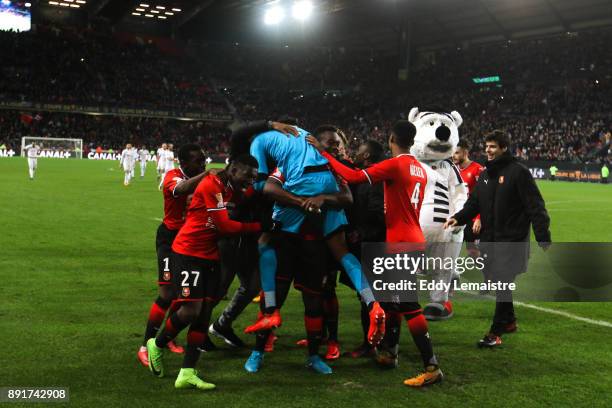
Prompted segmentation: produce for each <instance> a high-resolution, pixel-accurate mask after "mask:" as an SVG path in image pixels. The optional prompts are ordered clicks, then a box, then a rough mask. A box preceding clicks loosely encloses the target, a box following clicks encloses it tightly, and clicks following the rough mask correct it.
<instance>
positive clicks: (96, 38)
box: [0, 27, 612, 162]
mask: <svg viewBox="0 0 612 408" xmlns="http://www.w3.org/2000/svg"><path fill="white" fill-rule="evenodd" d="M0 41H2V43H3V44H4V45H5V46H4V47H3V49H2V51H0V54H1V55H0V56H2V58H0V69H2V71H3V75H2V77H0V85H1V86H0V102H1V101H5V100H6V101H28V102H54V103H70V104H84V105H96V106H120V107H143V108H148V109H158V110H168V111H173V112H186V111H194V112H211V113H219V114H222V113H225V114H227V113H231V114H232V116H234V118H235V119H237V120H253V119H262V118H265V119H275V118H281V117H286V116H291V117H296V118H298V119H299V120H300V124H301V125H302V126H303V127H305V128H308V129H312V128H314V127H315V126H317V125H319V124H323V123H333V124H337V125H338V126H340V127H341V128H343V129H344V130H345V132H346V133H347V134H348V135H349V137H350V140H351V143H352V144H355V145H356V144H358V143H359V142H360V141H362V140H365V139H369V138H373V139H377V140H380V141H383V142H385V141H386V139H387V137H388V134H389V129H390V127H391V125H392V123H393V122H394V121H395V120H397V119H398V118H402V117H405V116H406V115H407V113H408V111H409V110H410V108H411V107H413V106H418V107H420V108H421V109H425V108H427V107H428V106H439V107H442V108H444V109H448V110H457V111H459V112H460V113H461V115H462V116H463V118H464V124H463V126H462V128H461V129H460V134H461V136H462V137H464V138H466V139H468V141H469V142H471V144H472V145H473V146H474V147H473V151H474V156H475V157H477V158H478V157H479V156H480V157H482V153H481V150H482V148H481V146H482V142H481V141H482V136H483V134H484V133H486V132H487V131H489V130H493V129H502V130H505V131H506V132H507V133H508V134H509V135H510V137H511V139H512V142H513V147H512V149H513V153H514V154H516V155H517V156H519V157H521V158H524V159H532V160H568V161H575V162H579V161H589V160H591V161H592V160H595V161H597V160H599V161H601V160H605V159H606V157H605V146H606V143H608V145H609V141H610V133H609V131H610V129H612V86H611V84H612V76H611V75H610V73H609V68H610V67H612V54H610V53H609V52H607V50H608V48H609V47H608V44H609V43H610V42H611V41H612V30H611V29H602V30H594V31H590V32H581V33H566V34H563V35H557V36H551V37H548V38H539V39H524V40H517V41H508V42H503V43H489V44H482V45H471V46H469V47H467V46H465V45H464V46H462V47H453V48H441V49H437V50H431V51H427V50H425V51H423V50H421V51H419V52H417V53H416V54H415V56H414V57H413V59H412V61H413V63H412V66H411V67H410V73H409V75H408V78H407V79H406V80H404V81H398V79H397V76H398V75H397V71H398V61H397V58H396V57H392V56H385V55H381V54H379V53H377V52H374V51H363V50H346V49H342V48H340V49H328V48H295V47H293V46H291V47H276V48H272V47H259V46H249V45H244V44H203V43H196V42H193V41H192V42H188V43H185V44H181V47H177V50H175V51H176V52H171V53H170V52H167V51H166V52H164V51H162V50H161V49H160V47H159V46H156V44H154V43H151V44H149V43H148V42H147V41H140V43H138V42H133V41H132V42H128V41H119V39H118V38H117V37H116V36H115V37H114V36H112V35H110V34H101V33H100V32H95V33H94V32H88V31H83V30H80V31H79V30H68V29H61V30H60V29H57V28H50V27H42V28H40V29H39V30H38V32H37V33H26V34H15V33H2V32H0ZM32 50H37V51H36V52H33V51H32ZM491 76H498V77H499V82H490V83H481V84H476V83H474V81H473V80H472V78H478V77H491ZM20 114H21V113H20V112H18V111H14V110H13V111H10V110H7V111H0V141H2V142H4V143H8V144H13V145H18V140H19V139H20V137H21V136H23V135H32V136H45V135H46V136H54V137H75V138H83V139H84V141H85V144H86V145H87V146H88V147H89V148H91V147H93V146H95V147H97V146H102V147H103V148H113V149H117V148H119V147H121V146H122V145H123V144H124V143H125V142H127V141H131V142H133V143H136V144H146V145H148V146H150V147H155V146H156V145H158V144H160V143H161V142H165V141H167V142H174V143H176V144H180V143H184V142H186V141H189V142H192V141H193V142H198V143H201V144H202V145H203V147H204V148H205V149H206V150H207V152H209V153H221V154H223V153H226V152H227V148H228V137H229V133H230V132H229V130H228V128H227V126H226V125H227V124H225V125H219V124H214V123H212V124H211V123H209V122H206V123H205V122H202V121H194V122H186V121H179V120H175V119H156V118H146V117H142V118H138V117H125V116H90V115H84V114H68V113H65V114H64V113H49V112H37V117H38V118H39V119H38V120H34V121H30V122H29V123H26V122H27V121H26V122H24V121H23V120H22V118H21V117H20ZM602 149H603V150H602ZM602 151H604V154H600V153H601V152H602ZM608 158H609V157H608Z"/></svg>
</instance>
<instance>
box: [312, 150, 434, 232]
mask: <svg viewBox="0 0 612 408" xmlns="http://www.w3.org/2000/svg"><path fill="white" fill-rule="evenodd" d="M322 154H323V156H324V157H325V158H326V159H327V160H329V164H330V165H331V167H332V168H333V169H334V171H335V172H337V173H338V174H339V175H340V176H341V177H342V178H344V179H345V180H346V181H347V182H349V183H350V184H355V183H364V182H369V183H370V184H374V183H377V182H379V181H383V182H384V187H385V223H386V225H387V242H414V243H424V242H425V237H424V236H423V231H421V225H420V224H419V213H420V212H421V204H422V203H423V197H424V195H425V186H426V185H427V173H426V172H425V169H424V168H423V166H421V163H419V161H418V160H417V159H415V158H414V157H413V156H412V155H410V154H400V155H399V156H396V157H394V158H392V159H387V160H384V161H382V162H380V163H376V164H374V165H373V166H371V167H368V168H367V169H365V170H355V169H351V168H350V167H347V166H345V165H343V164H342V163H340V162H339V161H338V160H336V159H334V158H333V157H332V156H331V155H329V154H327V153H322Z"/></svg>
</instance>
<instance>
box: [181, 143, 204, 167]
mask: <svg viewBox="0 0 612 408" xmlns="http://www.w3.org/2000/svg"><path fill="white" fill-rule="evenodd" d="M193 152H202V148H201V147H200V146H199V145H197V144H195V143H188V144H185V145H182V146H181V148H180V149H179V151H178V159H179V163H187V162H188V161H189V160H191V154H192V153H193Z"/></svg>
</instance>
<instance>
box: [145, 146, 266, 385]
mask: <svg viewBox="0 0 612 408" xmlns="http://www.w3.org/2000/svg"><path fill="white" fill-rule="evenodd" d="M256 177H257V160H255V158H254V157H252V156H249V155H243V156H239V157H236V158H235V159H234V160H233V161H232V162H231V163H230V164H229V166H228V167H227V168H226V169H225V170H223V171H221V172H219V173H218V174H209V175H207V176H205V177H204V179H203V180H202V181H201V182H200V184H199V185H198V187H197V188H196V190H195V192H194V193H193V197H192V199H191V204H190V205H189V207H188V209H187V217H186V220H185V224H184V225H183V227H181V229H180V231H179V233H178V235H177V236H176V238H175V240H174V243H173V244H172V264H171V265H172V272H173V274H172V275H173V276H172V280H173V287H174V289H175V290H176V291H177V295H178V298H177V300H176V301H177V302H179V303H180V307H179V309H178V310H177V311H176V312H174V313H172V314H171V315H170V317H169V318H168V319H167V321H166V325H165V327H164V329H163V330H162V331H161V332H160V333H159V334H158V335H157V337H156V338H154V339H149V341H148V342H147V351H148V353H149V369H150V370H151V372H152V373H153V374H154V375H155V376H158V377H162V376H163V375H164V368H163V361H162V355H163V350H164V348H166V346H167V344H168V342H170V341H172V340H173V339H174V338H175V337H176V336H177V335H178V334H179V333H180V332H181V331H182V330H183V329H185V328H186V327H187V326H189V331H188V333H187V349H186V351H185V357H184V359H183V365H182V368H181V371H180V372H179V375H178V377H177V379H176V381H175V383H174V385H175V387H176V388H197V389H201V390H209V389H213V388H215V386H214V385H213V384H209V383H206V382H204V381H202V379H200V378H199V377H198V376H197V373H196V371H195V368H194V367H195V365H196V363H197V361H198V358H199V355H200V347H201V346H202V345H203V344H204V342H205V341H206V338H207V336H208V333H207V332H208V325H209V320H210V316H211V313H212V309H213V307H214V306H215V305H216V303H217V302H218V300H219V296H220V295H221V293H220V291H221V288H220V283H221V282H220V281H221V272H220V269H219V249H218V247H217V239H218V238H219V236H220V235H234V234H237V235H238V234H248V233H258V232H260V231H261V224H260V223H258V222H253V223H241V222H237V221H233V220H231V219H230V218H229V215H228V212H227V208H226V206H227V204H228V203H235V202H238V201H240V200H241V198H242V196H243V195H244V194H245V192H246V191H247V190H248V188H249V187H250V186H251V185H252V184H253V182H254V181H255V178H256Z"/></svg>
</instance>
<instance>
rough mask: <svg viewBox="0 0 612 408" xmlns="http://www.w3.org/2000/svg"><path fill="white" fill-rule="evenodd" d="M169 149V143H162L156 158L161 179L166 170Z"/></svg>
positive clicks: (158, 178)
mask: <svg viewBox="0 0 612 408" xmlns="http://www.w3.org/2000/svg"><path fill="white" fill-rule="evenodd" d="M167 149H168V145H167V144H166V143H162V145H161V147H160V148H159V149H157V153H156V155H155V156H156V157H155V158H156V160H157V180H158V181H159V180H160V179H161V176H162V175H163V174H164V173H165V170H166V150H167Z"/></svg>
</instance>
